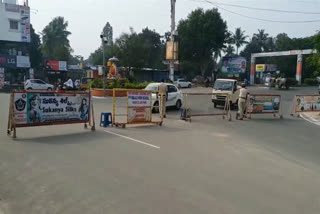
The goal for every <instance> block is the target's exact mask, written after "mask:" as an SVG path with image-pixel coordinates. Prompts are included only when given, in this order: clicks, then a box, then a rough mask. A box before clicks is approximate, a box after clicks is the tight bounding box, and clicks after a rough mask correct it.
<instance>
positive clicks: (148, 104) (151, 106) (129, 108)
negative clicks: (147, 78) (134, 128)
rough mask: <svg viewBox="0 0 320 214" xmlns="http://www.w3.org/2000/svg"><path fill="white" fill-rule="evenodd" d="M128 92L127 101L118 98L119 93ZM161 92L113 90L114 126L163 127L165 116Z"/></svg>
mask: <svg viewBox="0 0 320 214" xmlns="http://www.w3.org/2000/svg"><path fill="white" fill-rule="evenodd" d="M120 91H121V92H126V94H127V97H126V100H124V99H121V98H120V97H117V96H116V95H117V92H120ZM158 94H159V91H152V90H138V89H120V88H114V89H113V110H112V124H113V125H114V126H116V127H122V128H125V127H126V126H127V125H159V126H162V123H163V116H162V115H161V111H156V110H155V109H156V108H157V109H159V107H161V106H162V105H161V100H159V99H158V96H157V95H158Z"/></svg>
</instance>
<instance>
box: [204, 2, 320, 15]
mask: <svg viewBox="0 0 320 214" xmlns="http://www.w3.org/2000/svg"><path fill="white" fill-rule="evenodd" d="M202 1H203V2H207V3H209V4H217V5H224V6H229V7H238V8H245V9H249V10H262V11H270V12H278V13H295V14H307V15H320V12H311V11H295V10H278V9H270V8H258V7H248V6H243V5H237V4H226V3H220V2H213V1H209V0H202Z"/></svg>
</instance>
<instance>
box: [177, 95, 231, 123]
mask: <svg viewBox="0 0 320 214" xmlns="http://www.w3.org/2000/svg"><path fill="white" fill-rule="evenodd" d="M201 95H208V96H214V95H219V96H225V97H226V99H225V105H224V108H223V112H222V113H203V114H192V113H190V110H191V109H190V107H189V104H188V96H201ZM183 96H184V100H183V102H184V104H183V108H182V111H183V112H181V116H180V119H181V120H185V121H189V122H191V118H192V117H205V116H222V119H224V120H225V119H228V121H232V115H231V106H230V94H228V93H183Z"/></svg>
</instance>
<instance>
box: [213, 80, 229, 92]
mask: <svg viewBox="0 0 320 214" xmlns="http://www.w3.org/2000/svg"><path fill="white" fill-rule="evenodd" d="M232 87H233V82H231V81H223V80H217V81H216V82H215V83H214V86H213V88H214V89H216V90H222V91H232Z"/></svg>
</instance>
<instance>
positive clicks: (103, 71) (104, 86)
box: [100, 32, 106, 97]
mask: <svg viewBox="0 0 320 214" xmlns="http://www.w3.org/2000/svg"><path fill="white" fill-rule="evenodd" d="M100 38H101V42H102V74H103V96H104V97H105V96H106V72H105V65H106V59H105V53H104V51H105V50H104V49H105V42H106V41H105V35H104V33H103V32H102V33H101V35H100Z"/></svg>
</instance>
